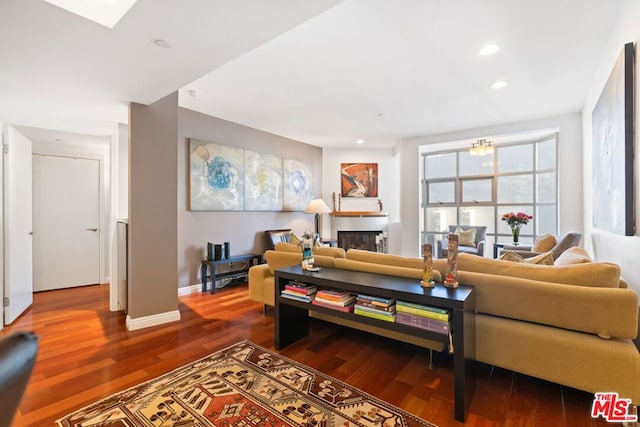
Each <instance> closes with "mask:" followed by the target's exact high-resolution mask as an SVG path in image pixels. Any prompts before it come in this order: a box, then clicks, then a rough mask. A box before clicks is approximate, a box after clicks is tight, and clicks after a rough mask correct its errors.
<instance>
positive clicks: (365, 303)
mask: <svg viewBox="0 0 640 427" xmlns="http://www.w3.org/2000/svg"><path fill="white" fill-rule="evenodd" d="M356 304H358V305H360V306H362V307H367V308H374V309H376V310H381V311H389V312H393V311H396V305H395V304H390V305H384V304H380V303H378V304H374V303H373V302H371V301H370V300H366V299H362V298H358V299H357V300H356Z"/></svg>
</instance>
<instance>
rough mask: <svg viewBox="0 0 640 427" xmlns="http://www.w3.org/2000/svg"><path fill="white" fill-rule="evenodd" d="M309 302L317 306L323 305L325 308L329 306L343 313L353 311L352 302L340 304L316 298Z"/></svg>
mask: <svg viewBox="0 0 640 427" xmlns="http://www.w3.org/2000/svg"><path fill="white" fill-rule="evenodd" d="M311 304H313V305H317V306H318V307H325V308H330V309H331V310H338V311H343V312H345V313H352V312H353V306H354V303H353V302H351V303H350V304H347V305H341V304H336V303H329V302H327V301H325V300H319V299H318V298H316V299H314V300H313V301H312V302H311Z"/></svg>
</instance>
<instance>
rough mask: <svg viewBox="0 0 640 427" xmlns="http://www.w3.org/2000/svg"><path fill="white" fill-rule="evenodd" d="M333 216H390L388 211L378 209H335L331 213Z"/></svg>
mask: <svg viewBox="0 0 640 427" xmlns="http://www.w3.org/2000/svg"><path fill="white" fill-rule="evenodd" d="M330 215H331V216H343V217H354V216H359V217H364V216H367V217H375V216H377V217H380V216H389V213H388V212H378V211H333V212H331V214H330Z"/></svg>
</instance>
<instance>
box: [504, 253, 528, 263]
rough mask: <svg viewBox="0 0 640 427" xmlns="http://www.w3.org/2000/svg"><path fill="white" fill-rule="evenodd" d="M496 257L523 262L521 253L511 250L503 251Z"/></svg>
mask: <svg viewBox="0 0 640 427" xmlns="http://www.w3.org/2000/svg"><path fill="white" fill-rule="evenodd" d="M498 259H501V260H503V261H512V262H524V258H522V255H520V254H517V253H515V252H512V251H504V252H503V253H502V255H500V258H498Z"/></svg>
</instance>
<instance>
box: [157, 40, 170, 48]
mask: <svg viewBox="0 0 640 427" xmlns="http://www.w3.org/2000/svg"><path fill="white" fill-rule="evenodd" d="M153 44H155V45H156V46H158V47H161V48H163V49H169V48H170V47H171V43H169V42H168V41H166V40H164V39H155V40H154V41H153Z"/></svg>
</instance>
